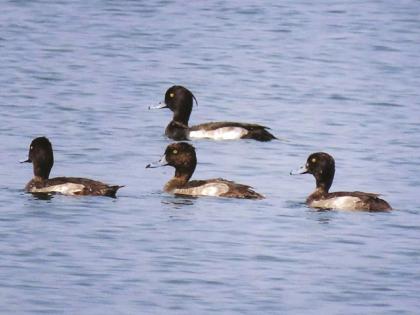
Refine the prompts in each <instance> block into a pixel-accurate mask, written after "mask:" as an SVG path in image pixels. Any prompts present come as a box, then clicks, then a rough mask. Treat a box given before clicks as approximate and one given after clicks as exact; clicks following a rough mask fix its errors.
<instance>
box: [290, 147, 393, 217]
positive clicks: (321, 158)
mask: <svg viewBox="0 0 420 315" xmlns="http://www.w3.org/2000/svg"><path fill="white" fill-rule="evenodd" d="M334 173H335V161H334V158H333V157H332V156H331V155H329V154H328V153H324V152H317V153H312V154H311V155H309V157H308V160H307V162H306V164H305V165H304V166H302V167H300V168H299V169H298V170H296V171H291V172H290V175H296V174H312V175H313V176H314V177H315V179H316V189H315V191H314V192H313V193H312V194H311V195H309V197H308V198H307V199H306V204H307V205H308V206H309V207H312V208H320V209H337V210H367V211H387V210H392V208H391V206H390V205H389V204H388V203H387V202H386V201H385V200H383V199H380V198H379V197H378V196H379V194H373V193H365V192H360V191H354V192H333V193H330V192H328V191H329V189H330V187H331V185H332V182H333V179H334Z"/></svg>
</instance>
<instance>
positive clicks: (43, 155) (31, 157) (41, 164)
mask: <svg viewBox="0 0 420 315" xmlns="http://www.w3.org/2000/svg"><path fill="white" fill-rule="evenodd" d="M23 162H28V163H32V164H33V166H34V175H35V177H41V178H42V179H48V177H49V176H50V172H51V168H52V167H53V165H54V154H53V149H52V145H51V142H50V141H49V140H48V139H47V138H46V137H38V138H35V139H34V140H32V142H31V145H30V146H29V153H28V159H27V160H25V161H23Z"/></svg>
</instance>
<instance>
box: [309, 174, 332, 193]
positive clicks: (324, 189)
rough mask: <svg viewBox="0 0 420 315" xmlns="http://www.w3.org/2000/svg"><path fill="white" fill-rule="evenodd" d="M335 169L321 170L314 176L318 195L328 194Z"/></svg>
mask: <svg viewBox="0 0 420 315" xmlns="http://www.w3.org/2000/svg"><path fill="white" fill-rule="evenodd" d="M334 173H335V169H334V168H333V169H330V170H322V171H320V172H318V173H316V174H314V176H315V179H316V190H315V192H318V193H320V194H328V191H329V190H330V187H331V185H332V183H333V180H334Z"/></svg>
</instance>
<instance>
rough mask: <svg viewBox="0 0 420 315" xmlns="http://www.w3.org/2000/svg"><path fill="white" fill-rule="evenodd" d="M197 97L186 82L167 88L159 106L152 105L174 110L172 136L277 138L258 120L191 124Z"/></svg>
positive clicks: (181, 138)
mask: <svg viewBox="0 0 420 315" xmlns="http://www.w3.org/2000/svg"><path fill="white" fill-rule="evenodd" d="M193 100H195V101H196V102H197V100H196V98H195V97H194V95H193V94H192V93H191V91H189V90H188V89H187V88H185V87H183V86H180V85H174V86H172V87H170V88H169V89H168V90H167V91H166V93H165V101H164V102H161V103H160V104H159V105H158V106H151V107H149V109H158V108H169V109H170V110H171V111H172V112H173V118H172V120H171V122H170V123H169V124H168V126H167V127H166V129H165V134H166V136H167V137H168V138H170V139H173V140H176V141H180V140H193V139H214V140H236V139H254V140H258V141H270V140H273V139H277V138H276V137H275V136H273V135H272V134H271V133H270V132H268V131H267V129H269V128H268V127H265V126H261V125H258V124H248V123H239V122H229V121H222V122H209V123H204V124H200V125H195V126H191V127H190V126H189V125H188V121H189V119H190V115H191V111H192V108H193Z"/></svg>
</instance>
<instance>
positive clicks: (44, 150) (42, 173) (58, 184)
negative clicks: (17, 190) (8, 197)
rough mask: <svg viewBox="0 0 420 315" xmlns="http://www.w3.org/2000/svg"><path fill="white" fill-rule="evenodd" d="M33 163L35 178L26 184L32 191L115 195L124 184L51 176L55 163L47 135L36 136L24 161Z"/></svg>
mask: <svg viewBox="0 0 420 315" xmlns="http://www.w3.org/2000/svg"><path fill="white" fill-rule="evenodd" d="M25 162H28V163H32V164H33V168H34V178H33V179H31V180H30V181H29V183H28V184H27V185H26V187H25V190H26V191H27V192H30V193H60V194H63V195H93V196H109V197H115V194H116V193H117V190H118V189H119V188H121V187H123V186H117V185H114V186H110V185H107V184H104V183H101V182H98V181H95V180H91V179H87V178H79V177H55V178H49V176H50V172H51V169H52V167H53V164H54V155H53V149H52V145H51V142H50V141H49V140H48V139H47V138H46V137H39V138H35V139H34V140H33V141H32V143H31V145H30V147H29V154H28V159H27V160H26V161H22V163H25Z"/></svg>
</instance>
